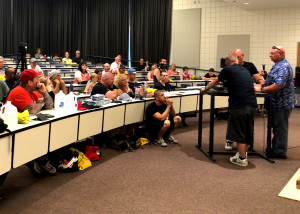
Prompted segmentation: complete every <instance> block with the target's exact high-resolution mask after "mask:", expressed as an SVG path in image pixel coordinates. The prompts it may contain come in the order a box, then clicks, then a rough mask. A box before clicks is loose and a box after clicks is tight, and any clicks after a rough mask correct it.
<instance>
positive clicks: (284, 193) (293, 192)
mask: <svg viewBox="0 0 300 214" xmlns="http://www.w3.org/2000/svg"><path fill="white" fill-rule="evenodd" d="M299 176H300V169H298V171H297V172H296V173H295V174H294V176H293V177H292V178H291V180H290V181H289V182H288V183H287V184H286V185H285V187H284V188H283V189H282V190H281V192H280V193H279V194H278V196H279V197H283V198H288V199H292V200H296V201H300V189H297V188H296V180H297V178H298V177H299Z"/></svg>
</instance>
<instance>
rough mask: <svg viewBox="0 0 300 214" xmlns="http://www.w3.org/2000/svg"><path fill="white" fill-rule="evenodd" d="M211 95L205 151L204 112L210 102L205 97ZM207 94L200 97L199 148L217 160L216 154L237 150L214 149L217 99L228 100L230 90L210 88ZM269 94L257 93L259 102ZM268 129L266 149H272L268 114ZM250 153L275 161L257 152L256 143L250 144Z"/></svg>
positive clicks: (232, 153) (231, 153)
mask: <svg viewBox="0 0 300 214" xmlns="http://www.w3.org/2000/svg"><path fill="white" fill-rule="evenodd" d="M205 95H206V96H209V98H210V128H209V150H208V151H205V150H204V149H203V148H202V112H203V109H207V106H206V104H207V103H208V102H207V101H205V100H204V99H205V98H204V97H205ZM205 95H203V94H201V95H200V98H199V125H198V145H197V148H198V149H199V150H200V151H201V152H202V153H203V154H205V155H206V156H207V157H208V158H209V159H210V160H211V161H213V162H215V161H216V160H215V159H214V154H218V155H234V154H235V152H228V151H226V152H223V151H214V110H215V107H216V106H217V99H218V98H221V97H226V99H227V100H228V92H227V91H216V90H209V91H207V92H205ZM267 96H269V94H266V93H256V97H257V103H258V104H262V101H263V100H264V97H267ZM227 102H228V101H227ZM267 127H268V130H267V148H266V150H267V151H268V150H270V149H271V116H270V114H268V126H267ZM248 155H252V156H253V155H256V156H259V157H262V158H264V159H266V160H267V161H269V162H270V163H274V161H273V160H271V159H269V158H268V157H266V156H265V155H263V154H261V153H259V152H257V151H255V150H254V144H253V142H252V144H251V145H250V148H249V150H248Z"/></svg>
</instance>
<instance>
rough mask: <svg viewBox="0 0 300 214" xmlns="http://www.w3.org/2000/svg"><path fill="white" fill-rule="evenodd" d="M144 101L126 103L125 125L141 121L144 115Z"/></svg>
mask: <svg viewBox="0 0 300 214" xmlns="http://www.w3.org/2000/svg"><path fill="white" fill-rule="evenodd" d="M144 106H145V103H144V102H140V103H134V104H128V105H126V114H125V125H128V124H132V123H137V122H142V121H143V116H144Z"/></svg>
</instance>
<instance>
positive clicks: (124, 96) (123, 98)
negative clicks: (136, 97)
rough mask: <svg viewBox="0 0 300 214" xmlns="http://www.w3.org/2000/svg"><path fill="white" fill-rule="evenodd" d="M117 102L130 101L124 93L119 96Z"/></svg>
mask: <svg viewBox="0 0 300 214" xmlns="http://www.w3.org/2000/svg"><path fill="white" fill-rule="evenodd" d="M119 100H124V101H128V100H130V96H129V95H128V94H126V93H123V94H121V95H120V96H119Z"/></svg>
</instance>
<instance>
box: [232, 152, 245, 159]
mask: <svg viewBox="0 0 300 214" xmlns="http://www.w3.org/2000/svg"><path fill="white" fill-rule="evenodd" d="M239 157H240V153H239V152H237V153H236V154H235V155H234V156H233V158H239ZM247 158H248V152H246V159H247Z"/></svg>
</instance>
